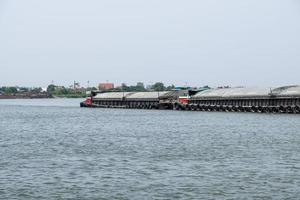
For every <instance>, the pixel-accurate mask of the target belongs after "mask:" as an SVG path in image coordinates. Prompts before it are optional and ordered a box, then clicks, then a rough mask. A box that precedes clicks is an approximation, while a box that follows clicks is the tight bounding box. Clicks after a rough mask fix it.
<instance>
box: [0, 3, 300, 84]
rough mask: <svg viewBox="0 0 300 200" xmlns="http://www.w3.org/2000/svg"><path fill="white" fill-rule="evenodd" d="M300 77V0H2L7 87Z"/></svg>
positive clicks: (1, 77)
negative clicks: (77, 82)
mask: <svg viewBox="0 0 300 200" xmlns="http://www.w3.org/2000/svg"><path fill="white" fill-rule="evenodd" d="M52 80H53V81H54V83H55V84H61V85H66V86H68V85H70V84H72V82H73V81H74V80H76V81H79V82H80V83H81V84H82V85H84V86H86V84H87V81H88V80H89V81H90V82H91V84H94V85H95V84H96V83H98V82H106V80H108V81H110V82H115V83H122V82H125V83H128V84H134V83H136V82H138V81H142V82H145V84H150V83H154V82H156V81H163V82H165V83H166V84H170V83H175V84H176V85H185V84H186V83H187V84H188V85H192V86H201V85H210V86H219V85H231V86H242V85H243V86H280V85H287V84H300V1H299V0H226V1H225V0H186V1H183V0H147V1H146V0H105V1H103V0H84V1H83V0H81V1H76V0H43V1H41V0H26V1H24V0H0V85H19V86H43V87H45V86H47V85H48V84H50V83H51V81H52Z"/></svg>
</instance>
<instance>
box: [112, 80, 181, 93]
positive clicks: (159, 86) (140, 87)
mask: <svg viewBox="0 0 300 200" xmlns="http://www.w3.org/2000/svg"><path fill="white" fill-rule="evenodd" d="M172 89H175V86H174V85H170V86H165V85H164V83H162V82H157V83H155V84H153V85H148V86H146V87H145V85H144V83H142V82H138V83H137V84H136V85H131V86H128V85H126V84H125V83H123V84H122V85H121V87H119V88H115V90H122V91H125V92H146V91H169V90H172Z"/></svg>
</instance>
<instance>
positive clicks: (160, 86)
mask: <svg viewBox="0 0 300 200" xmlns="http://www.w3.org/2000/svg"><path fill="white" fill-rule="evenodd" d="M151 89H152V90H154V91H164V90H165V89H166V87H165V85H164V84H163V83H162V82H157V83H155V84H154V85H152V87H151Z"/></svg>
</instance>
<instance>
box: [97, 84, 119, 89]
mask: <svg viewBox="0 0 300 200" xmlns="http://www.w3.org/2000/svg"><path fill="white" fill-rule="evenodd" d="M114 87H115V86H114V84H113V83H100V84H99V86H98V88H99V90H111V89H114Z"/></svg>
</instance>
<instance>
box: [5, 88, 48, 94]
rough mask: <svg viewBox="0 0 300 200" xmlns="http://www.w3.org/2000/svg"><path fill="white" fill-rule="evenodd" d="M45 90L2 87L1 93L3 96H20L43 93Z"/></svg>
mask: <svg viewBox="0 0 300 200" xmlns="http://www.w3.org/2000/svg"><path fill="white" fill-rule="evenodd" d="M42 92H43V89H42V88H40V87H36V88H27V87H0V93H3V94H19V93H42Z"/></svg>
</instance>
